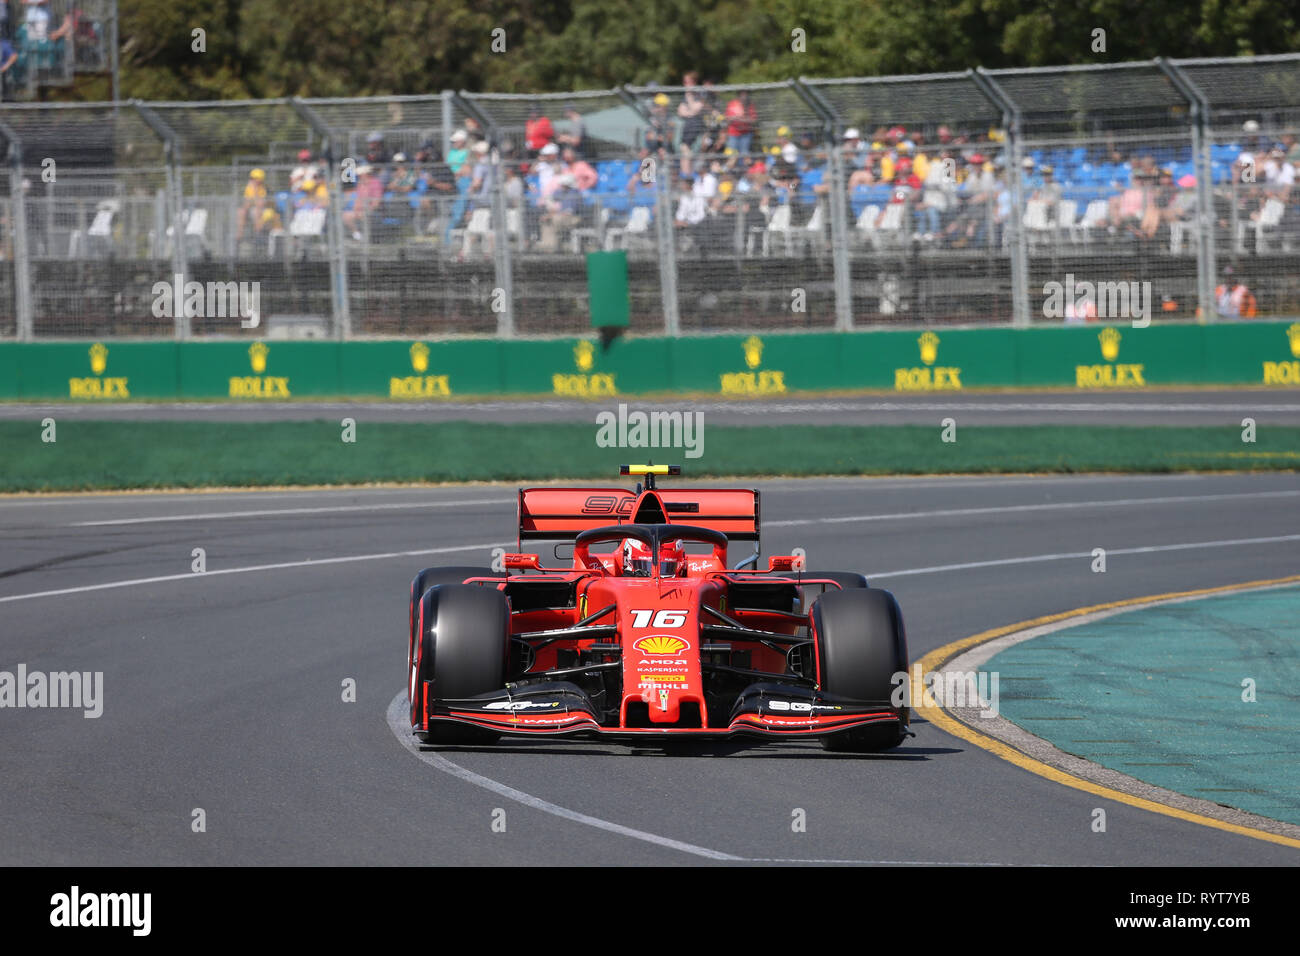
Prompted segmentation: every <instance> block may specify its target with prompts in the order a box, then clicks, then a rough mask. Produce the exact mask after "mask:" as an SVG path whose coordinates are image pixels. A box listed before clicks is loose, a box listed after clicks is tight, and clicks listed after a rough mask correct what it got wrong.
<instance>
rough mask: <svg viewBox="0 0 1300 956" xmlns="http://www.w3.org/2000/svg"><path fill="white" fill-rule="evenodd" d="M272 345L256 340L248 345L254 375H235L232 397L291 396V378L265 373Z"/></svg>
mask: <svg viewBox="0 0 1300 956" xmlns="http://www.w3.org/2000/svg"><path fill="white" fill-rule="evenodd" d="M270 357H271V347H270V346H269V345H267V344H266V343H265V342H254V343H253V344H252V345H250V346H249V347H248V366H249V368H251V369H252V370H253V374H252V375H233V376H231V378H230V397H231V398H289V397H290V393H289V379H288V377H287V376H283V375H265V374H263V373H264V372H265V371H266V369H267V365H268V363H269V362H270Z"/></svg>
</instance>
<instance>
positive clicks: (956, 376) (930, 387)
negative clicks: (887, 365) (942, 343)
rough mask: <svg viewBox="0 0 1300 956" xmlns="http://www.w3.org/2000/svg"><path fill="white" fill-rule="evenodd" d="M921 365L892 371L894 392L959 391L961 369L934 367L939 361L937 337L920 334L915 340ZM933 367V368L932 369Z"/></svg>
mask: <svg viewBox="0 0 1300 956" xmlns="http://www.w3.org/2000/svg"><path fill="white" fill-rule="evenodd" d="M916 345H917V348H918V350H919V352H920V359H921V365H920V366H917V367H914V368H896V369H894V391H897V392H949V391H958V390H960V389H961V387H962V385H961V369H960V368H956V367H954V366H949V365H940V366H935V365H934V363H935V362H937V361H938V360H939V336H937V335H935V334H934V333H933V332H929V331H926V332H922V333H921V337H920V338H918V339H917V340H916ZM932 366H934V367H932Z"/></svg>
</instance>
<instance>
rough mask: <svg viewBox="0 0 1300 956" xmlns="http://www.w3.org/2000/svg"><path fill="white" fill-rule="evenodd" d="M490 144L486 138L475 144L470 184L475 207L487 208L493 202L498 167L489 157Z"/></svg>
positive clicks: (470, 193) (473, 206) (470, 192)
mask: <svg viewBox="0 0 1300 956" xmlns="http://www.w3.org/2000/svg"><path fill="white" fill-rule="evenodd" d="M488 151H489V146H488V144H487V141H486V140H479V141H478V142H477V143H475V144H474V148H473V150H472V152H473V153H474V172H473V175H472V178H471V180H470V184H469V195H470V198H471V200H472V202H473V205H472V207H471V208H473V209H487V208H489V205H490V203H491V197H492V187H493V186H494V185H495V184H496V167H495V166H493V165H492V163H491V161H490V160H489V158H488Z"/></svg>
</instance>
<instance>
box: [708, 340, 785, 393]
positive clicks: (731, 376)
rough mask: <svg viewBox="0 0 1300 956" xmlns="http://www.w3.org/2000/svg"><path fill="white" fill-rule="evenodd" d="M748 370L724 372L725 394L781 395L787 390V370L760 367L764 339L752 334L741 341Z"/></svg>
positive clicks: (723, 390) (741, 348) (741, 350)
mask: <svg viewBox="0 0 1300 956" xmlns="http://www.w3.org/2000/svg"><path fill="white" fill-rule="evenodd" d="M740 352H741V354H742V355H743V356H744V357H745V367H746V368H748V369H749V371H748V372H723V373H722V379H721V383H722V387H721V392H722V394H723V395H780V394H781V393H783V392H784V391H785V372H782V371H778V370H776V369H762V370H760V369H759V366H760V365H762V364H763V340H762V339H760V338H759V337H758V336H757V335H751V336H750V337H749V338H747V339H745V341H743V342H741V343H740Z"/></svg>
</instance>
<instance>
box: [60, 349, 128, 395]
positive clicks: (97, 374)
mask: <svg viewBox="0 0 1300 956" xmlns="http://www.w3.org/2000/svg"><path fill="white" fill-rule="evenodd" d="M87 354H88V355H89V356H90V370H91V372H93V373H94V377H91V376H86V377H84V378H70V379H68V398H130V397H131V389H130V388H129V386H128V383H127V380H126V378H125V377H124V376H123V377H115V378H103V377H102V376H103V374H104V372H105V371H107V370H108V347H107V346H106V345H104V344H103V343H102V342H96V343H95V344H94V345H92V346H91V347H90V349H89V350H88V352H87Z"/></svg>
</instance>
